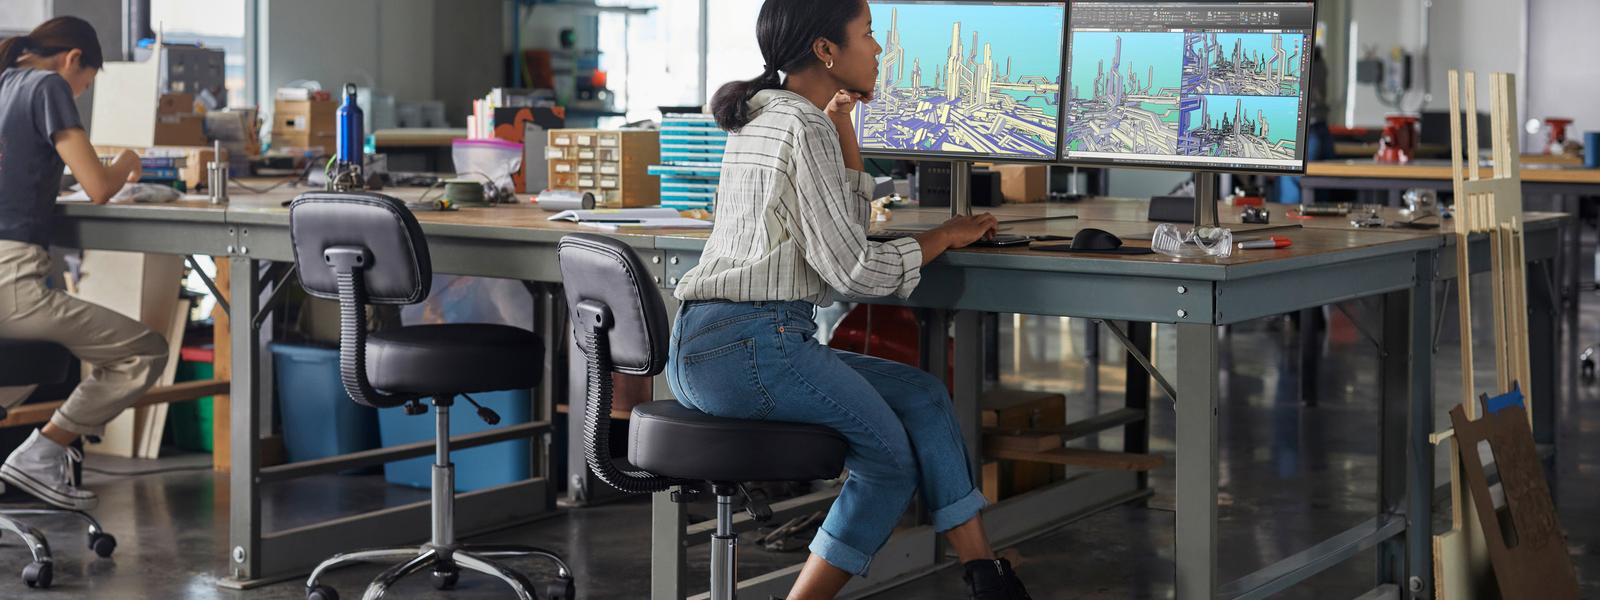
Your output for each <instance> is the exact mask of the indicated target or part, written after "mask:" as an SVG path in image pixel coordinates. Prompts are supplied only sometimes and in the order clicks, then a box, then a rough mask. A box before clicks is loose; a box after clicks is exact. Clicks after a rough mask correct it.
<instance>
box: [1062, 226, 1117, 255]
mask: <svg viewBox="0 0 1600 600" xmlns="http://www.w3.org/2000/svg"><path fill="white" fill-rule="evenodd" d="M1121 247H1122V238H1119V237H1117V236H1116V235H1115V234H1112V233H1111V232H1109V231H1106V230H1103V229H1094V228H1090V229H1083V230H1080V231H1078V233H1077V235H1074V236H1072V249H1073V250H1116V249H1118V248H1121Z"/></svg>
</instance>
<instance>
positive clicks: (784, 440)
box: [628, 400, 849, 483]
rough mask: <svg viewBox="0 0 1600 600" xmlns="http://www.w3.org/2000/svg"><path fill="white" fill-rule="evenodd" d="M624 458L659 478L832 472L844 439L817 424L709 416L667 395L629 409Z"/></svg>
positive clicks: (804, 476)
mask: <svg viewBox="0 0 1600 600" xmlns="http://www.w3.org/2000/svg"><path fill="white" fill-rule="evenodd" d="M628 427H629V429H628V462H630V463H632V464H633V465H634V466H636V467H638V468H640V469H643V470H645V471H649V472H651V473H654V474H656V475H661V476H664V477H673V478H677V479H694V480H700V481H712V482H726V483H734V482H743V481H811V480H813V479H828V478H832V477H837V476H838V475H839V473H840V472H842V471H843V470H844V457H845V453H846V452H848V451H849V444H848V443H847V442H846V441H845V439H844V436H842V435H840V434H839V433H838V432H836V431H834V430H832V429H829V428H827V427H822V426H819V425H806V424H801V423H780V422H776V421H743V420H738V419H723V418H719V417H713V416H710V415H707V414H705V413H702V412H700V411H697V410H694V409H690V408H686V407H684V406H683V405H682V404H679V403H677V402H674V401H671V400H663V401H660V402H651V403H648V404H643V405H640V406H638V407H636V408H634V409H633V416H632V417H631V420H630V422H629V425H628Z"/></svg>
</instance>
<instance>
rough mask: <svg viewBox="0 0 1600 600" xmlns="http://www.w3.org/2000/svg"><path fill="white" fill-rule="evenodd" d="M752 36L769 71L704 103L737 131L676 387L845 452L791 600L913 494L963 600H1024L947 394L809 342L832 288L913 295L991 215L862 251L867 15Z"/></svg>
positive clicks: (869, 547)
mask: <svg viewBox="0 0 1600 600" xmlns="http://www.w3.org/2000/svg"><path fill="white" fill-rule="evenodd" d="M756 29H757V31H756V33H757V38H758V42H759V43H760V47H761V55H762V58H764V59H765V60H766V69H765V72H763V73H762V75H761V76H760V77H758V78H756V79H754V80H751V81H745V82H735V83H731V84H728V85H726V86H724V87H723V88H722V89H721V90H720V91H718V92H717V95H716V98H715V99H714V100H713V101H712V110H713V112H714V113H716V118H717V122H718V124H719V125H721V126H722V128H723V129H726V130H728V131H729V132H731V133H732V135H731V136H730V137H729V140H728V151H727V155H726V158H725V160H724V162H723V167H722V183H721V190H720V192H719V193H718V196H717V223H716V227H715V229H714V230H713V232H712V234H711V239H710V240H709V241H708V242H707V243H706V247H705V251H704V254H703V255H702V257H701V262H700V264H699V266H698V267H696V268H695V269H694V270H692V271H690V272H689V273H688V274H687V275H686V276H685V277H684V279H683V281H682V282H681V283H680V284H679V286H678V291H677V297H678V299H680V300H683V301H684V305H683V309H682V312H681V313H680V314H679V317H678V321H677V327H676V328H675V329H674V330H673V336H672V349H671V356H670V359H669V361H668V366H667V379H668V382H669V384H670V385H671V387H672V390H673V392H674V393H675V394H676V395H677V397H678V398H679V399H680V401H681V402H683V403H684V404H685V405H686V406H689V407H691V408H695V409H698V410H700V411H702V412H705V413H709V414H712V415H715V416H721V417H731V418H739V419H770V420H774V421H787V422H800V423H811V424H817V425H824V426H827V427H830V428H832V429H834V430H836V431H838V432H839V433H841V434H843V435H844V436H845V437H846V438H847V439H848V440H849V442H850V454H849V456H848V458H847V460H846V466H848V467H849V470H850V476H849V479H848V480H847V481H846V482H845V484H844V489H843V490H842V491H841V492H840V493H839V498H838V500H837V501H835V502H834V504H833V508H832V510H830V511H829V513H828V517H827V519H826V520H825V521H824V522H823V524H822V527H821V529H819V530H818V531H817V535H816V538H815V539H814V540H813V541H812V543H811V552H812V554H811V557H810V558H809V559H808V560H807V562H806V564H805V566H804V567H803V569H802V570H801V572H800V575H799V578H798V579H797V580H796V582H795V585H794V588H793V590H792V591H791V592H790V593H789V595H788V598H789V600H811V599H817V598H832V597H834V596H835V595H837V594H838V592H839V590H840V589H842V588H843V587H844V585H845V584H846V583H847V582H848V581H849V580H850V578H851V577H852V576H855V575H865V574H866V573H867V568H868V565H869V564H870V563H871V562H872V557H873V555H874V554H875V553H877V552H878V550H879V549H881V548H882V547H883V545H884V543H885V542H886V541H888V539H889V535H890V533H891V532H892V530H893V529H894V526H895V524H896V523H897V522H898V521H899V520H900V517H901V515H902V514H903V513H904V512H905V510H906V507H907V506H908V505H909V503H910V502H911V498H912V494H913V493H915V492H916V490H917V489H918V487H919V485H920V487H921V490H922V497H923V499H924V500H925V502H926V505H927V507H928V509H929V510H930V511H931V513H932V515H933V522H934V523H933V524H934V527H935V528H936V529H937V530H938V531H940V532H943V533H945V535H946V536H947V537H948V539H949V540H950V543H951V545H952V546H953V547H954V548H955V549H956V552H957V553H958V554H959V555H960V557H961V560H962V561H963V563H965V567H966V575H965V577H966V582H967V586H968V591H969V593H970V595H971V597H972V598H975V599H980V600H1012V599H1026V598H1028V594H1027V592H1026V591H1024V589H1023V586H1022V583H1021V581H1019V580H1018V579H1017V576H1016V574H1015V573H1014V572H1012V570H1011V565H1010V563H1009V562H1007V561H1005V560H997V559H996V558H995V555H994V551H993V549H992V548H991V547H990V544H989V540H988V536H987V535H986V534H985V533H984V529H983V522H982V519H981V517H980V516H979V511H980V510H981V509H982V508H983V507H984V497H983V495H982V494H981V493H980V492H979V491H978V489H977V487H976V486H975V485H974V483H973V474H972V473H971V471H970V469H969V468H968V466H967V448H966V445H965V443H964V442H963V440H962V438H961V434H960V432H959V431H960V430H959V429H958V427H957V423H956V418H955V414H954V412H953V410H952V406H951V401H950V396H949V393H948V392H947V391H946V390H945V386H944V383H943V382H942V381H940V379H939V378H937V377H935V376H933V375H930V374H928V373H926V372H923V371H921V370H919V369H916V368H913V367H908V366H905V365H902V364H899V363H895V362H891V361H887V360H882V359H878V358H872V357H868V356H861V355H857V354H851V353H847V352H841V351H836V350H832V349H829V348H827V347H826V346H823V345H821V344H819V343H818V342H817V341H816V339H815V338H814V337H813V333H814V330H815V328H816V326H815V325H814V322H813V314H814V313H813V311H814V310H815V309H816V306H817V304H825V303H828V302H830V300H829V298H830V296H831V295H832V294H833V292H834V291H835V290H838V291H841V292H844V293H847V294H850V295H852V296H857V297H881V296H889V295H899V296H901V297H906V296H909V295H910V294H911V292H912V290H913V289H915V288H916V286H917V283H918V282H919V281H921V269H922V267H923V265H926V264H927V263H928V262H930V261H932V260H933V259H934V258H936V257H938V256H939V255H940V254H941V253H943V252H945V251H946V250H950V249H953V248H961V247H964V246H967V245H969V244H972V243H974V242H976V241H978V240H979V239H983V238H985V237H989V236H993V235H994V233H995V229H996V225H997V223H996V221H995V218H994V217H993V216H990V215H981V216H975V217H958V218H956V219H952V220H951V221H949V222H948V223H946V224H945V225H943V226H942V227H940V228H938V229H935V230H933V231H930V232H927V233H924V234H922V235H920V236H917V237H915V238H906V239H901V240H896V241H893V242H889V243H883V244H878V243H873V242H869V241H868V240H867V235H866V231H867V220H868V218H869V216H870V213H871V206H870V204H869V203H870V201H871V198H870V197H869V195H870V193H871V191H872V189H873V180H872V178H871V177H870V176H868V175H866V174H865V173H862V170H863V168H864V167H863V163H862V159H861V151H860V149H859V147H858V146H857V144H856V139H855V134H854V128H853V127H852V125H851V119H850V112H851V110H852V108H854V107H855V105H856V103H857V102H861V101H866V100H869V98H868V93H865V92H858V91H848V90H870V89H872V88H873V84H874V82H875V81H876V80H877V76H878V60H877V56H878V54H879V53H881V52H882V48H881V47H880V46H879V45H878V43H877V42H876V41H875V40H874V39H873V37H872V24H871V14H870V12H869V11H868V10H867V5H866V2H865V1H864V0H767V1H766V3H765V4H764V5H763V6H762V8H761V13H760V17H759V20H758V22H757V25H756ZM780 74H782V75H787V77H783V76H780ZM745 348H748V349H750V351H742V349H745ZM733 350H740V351H733Z"/></svg>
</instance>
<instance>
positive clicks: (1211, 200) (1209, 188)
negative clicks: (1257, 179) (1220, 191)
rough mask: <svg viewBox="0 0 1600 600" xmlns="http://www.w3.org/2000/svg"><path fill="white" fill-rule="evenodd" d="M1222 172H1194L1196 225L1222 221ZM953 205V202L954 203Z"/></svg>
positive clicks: (1218, 224)
mask: <svg viewBox="0 0 1600 600" xmlns="http://www.w3.org/2000/svg"><path fill="white" fill-rule="evenodd" d="M1219 178H1220V174H1218V173H1214V172H1211V171H1195V173H1194V226H1195V227H1196V228H1200V227H1218V226H1220V225H1221V223H1222V221H1221V219H1220V218H1218V216H1217V186H1218V183H1219V182H1218V181H1217V180H1218V179H1219ZM952 206H953V204H952Z"/></svg>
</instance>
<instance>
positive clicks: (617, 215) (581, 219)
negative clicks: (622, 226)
mask: <svg viewBox="0 0 1600 600" xmlns="http://www.w3.org/2000/svg"><path fill="white" fill-rule="evenodd" d="M677 218H679V216H678V211H676V210H674V209H671V208H613V209H598V210H565V211H561V212H559V213H556V215H555V216H553V217H550V220H551V221H571V222H573V223H604V222H608V221H609V222H616V221H624V220H625V221H639V220H645V219H677Z"/></svg>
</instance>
